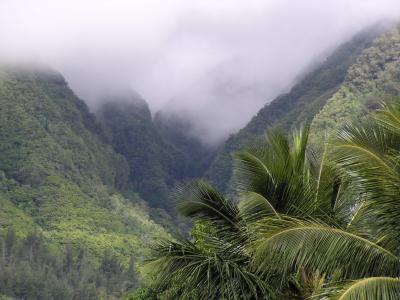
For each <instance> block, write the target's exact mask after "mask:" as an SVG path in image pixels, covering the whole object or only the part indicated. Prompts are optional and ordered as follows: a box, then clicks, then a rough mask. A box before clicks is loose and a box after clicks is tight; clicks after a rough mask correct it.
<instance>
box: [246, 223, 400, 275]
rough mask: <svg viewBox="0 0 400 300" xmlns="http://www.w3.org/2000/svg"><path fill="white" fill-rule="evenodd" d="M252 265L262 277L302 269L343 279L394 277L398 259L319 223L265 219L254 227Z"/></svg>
mask: <svg viewBox="0 0 400 300" xmlns="http://www.w3.org/2000/svg"><path fill="white" fill-rule="evenodd" d="M255 231H256V232H257V233H256V235H257V236H258V237H256V238H255V239H254V240H255V242H254V244H253V246H252V248H253V249H254V255H253V257H254V262H253V263H254V266H255V267H256V268H257V270H258V271H259V272H261V273H263V274H266V275H268V274H272V273H274V272H279V273H281V274H283V275H284V276H286V275H285V274H287V273H288V272H290V271H293V270H298V269H299V268H300V267H304V268H306V269H310V270H317V269H318V270H323V272H324V273H326V274H328V275H329V274H333V273H335V272H336V271H338V270H340V271H341V276H342V277H343V278H359V277H360V276H370V275H388V276H397V275H398V273H399V272H400V269H399V268H400V260H399V258H398V257H397V256H396V255H394V254H393V253H391V252H389V251H388V250H386V249H384V248H382V247H381V246H379V245H378V244H376V243H374V242H372V241H369V240H367V239H365V238H363V237H360V236H357V235H355V234H352V233H349V232H346V231H343V230H341V229H339V228H332V227H329V226H326V225H324V224H321V223H319V222H312V221H302V220H296V219H293V218H280V219H276V218H275V219H274V218H267V219H265V220H263V221H260V222H259V224H258V226H257V227H256V228H255Z"/></svg>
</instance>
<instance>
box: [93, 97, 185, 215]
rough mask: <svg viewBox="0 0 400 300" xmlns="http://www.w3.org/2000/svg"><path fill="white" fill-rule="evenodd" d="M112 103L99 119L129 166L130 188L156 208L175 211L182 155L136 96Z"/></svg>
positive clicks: (113, 100)
mask: <svg viewBox="0 0 400 300" xmlns="http://www.w3.org/2000/svg"><path fill="white" fill-rule="evenodd" d="M108 100H109V101H110V102H107V103H105V104H104V105H102V106H101V107H100V109H99V111H98V115H99V119H100V120H101V121H102V123H103V124H104V126H105V128H106V130H107V131H108V133H109V136H110V141H111V144H112V146H113V148H114V150H115V151H116V152H117V153H119V154H121V155H122V156H124V157H125V158H126V160H127V162H128V165H129V167H130V172H129V176H128V181H129V184H130V188H133V189H134V190H136V191H137V192H138V193H139V194H140V196H141V197H142V198H143V199H146V201H147V202H148V203H149V204H150V205H151V206H152V207H160V208H164V209H168V210H172V209H173V208H174V207H173V205H172V204H171V203H170V201H168V194H169V191H170V189H171V187H172V186H173V185H174V183H175V182H176V177H178V174H179V170H180V169H182V168H183V167H182V166H181V165H182V164H183V161H182V159H181V153H179V152H178V151H177V150H176V149H175V148H174V147H173V146H172V145H170V144H168V143H167V142H166V141H165V140H164V139H163V138H162V136H161V135H160V134H159V132H158V130H157V128H156V127H155V125H154V124H153V121H152V118H151V114H150V110H149V108H148V106H147V103H146V102H144V101H143V100H141V99H140V100H141V101H139V100H138V99H136V100H135V97H134V96H130V97H127V99H124V98H121V97H114V98H113V99H108Z"/></svg>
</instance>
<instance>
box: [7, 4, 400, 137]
mask: <svg viewBox="0 0 400 300" xmlns="http://www.w3.org/2000/svg"><path fill="white" fill-rule="evenodd" d="M399 17H400V2H399V1H391V0H375V1H372V0H327V1H321V0H299V1H293V0H263V1H261V0H260V1H258V0H252V1H248V0H229V1H228V0H219V1H210V0H202V1H191V0H169V1H162V0H135V1H128V0H58V1H54V0H53V1H50V0H35V1H34V0H25V1H22V0H1V1H0V40H1V47H0V58H2V59H6V60H26V59H32V60H34V61H38V62H42V63H45V64H49V65H51V66H52V67H54V68H55V69H58V70H59V71H60V72H62V73H63V75H64V76H65V77H66V79H67V80H68V82H69V84H70V86H71V87H72V88H73V89H74V91H75V92H76V93H77V94H78V95H79V96H80V97H81V98H83V99H84V100H86V101H87V102H88V104H89V105H90V106H91V107H92V108H95V106H96V105H98V104H99V101H100V100H99V99H103V98H104V97H103V95H104V94H109V93H113V92H114V91H119V90H126V88H127V87H131V88H132V89H134V90H135V91H137V92H138V93H139V94H140V95H141V96H142V97H143V98H144V99H146V101H147V102H148V103H149V105H150V108H151V110H152V111H153V113H154V112H156V111H158V110H164V111H167V112H168V111H170V112H174V113H179V114H180V115H182V116H184V117H187V118H189V119H190V120H191V122H192V123H193V132H192V133H193V134H195V135H197V136H199V137H201V138H202V139H203V140H205V141H207V142H209V143H216V142H218V141H220V140H221V139H223V138H225V137H226V136H227V135H228V134H230V133H232V132H234V131H236V130H238V129H239V128H241V127H242V126H243V125H244V124H245V123H246V122H248V121H249V119H250V118H251V117H252V116H253V115H254V114H255V113H256V112H257V110H258V109H260V108H261V107H262V106H263V105H264V104H265V103H267V102H269V101H271V100H272V99H273V98H274V97H275V96H277V95H278V94H279V93H281V92H283V91H286V90H288V89H289V88H290V86H291V85H292V84H293V83H294V82H295V80H296V78H297V77H298V76H299V75H300V74H301V72H302V71H303V70H305V69H306V68H308V67H309V66H310V64H312V63H314V62H316V61H319V60H321V59H323V58H324V57H325V56H326V55H327V54H328V53H329V52H330V51H331V50H332V49H334V48H335V47H336V46H337V45H339V44H340V43H342V42H343V41H345V40H347V39H348V38H350V37H351V36H352V35H353V34H354V33H356V32H357V31H359V30H361V29H362V28H364V27H366V26H368V25H371V24H374V23H375V22H377V21H379V20H381V19H397V18H399Z"/></svg>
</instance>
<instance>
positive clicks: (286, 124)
mask: <svg viewBox="0 0 400 300" xmlns="http://www.w3.org/2000/svg"><path fill="white" fill-rule="evenodd" d="M382 30H383V29H382V28H381V27H377V28H375V29H369V30H365V31H363V32H361V33H359V34H357V35H356V36H354V37H353V38H352V39H351V40H350V41H348V42H346V43H344V44H343V45H341V46H340V47H339V48H337V49H336V50H335V51H334V52H333V53H332V54H331V55H330V56H329V57H328V58H327V59H326V60H325V61H324V62H323V63H322V64H320V65H319V66H317V67H316V68H315V69H314V70H313V71H311V72H310V73H309V74H307V75H306V76H304V77H303V79H302V80H300V81H299V82H298V83H297V84H296V85H295V86H294V87H293V88H292V89H291V90H290V92H288V93H287V94H283V95H281V96H279V97H277V98H276V99H274V100H273V101H272V102H271V103H268V104H266V105H265V106H264V107H263V108H262V109H261V110H260V111H259V112H258V113H257V115H256V116H255V117H253V119H252V120H251V121H250V122H249V123H248V124H247V125H246V126H245V127H244V128H243V129H241V130H240V131H239V132H238V133H236V134H233V135H231V136H230V137H229V138H228V140H227V141H226V142H225V143H224V144H223V145H222V146H221V147H220V149H219V151H218V153H217V155H216V158H215V160H214V161H213V162H212V164H211V166H210V168H209V169H208V170H207V172H206V177H207V178H208V179H209V180H210V181H211V182H212V183H213V184H214V185H215V186H216V187H217V188H218V189H220V190H221V191H225V190H226V189H227V187H228V183H229V180H230V178H231V175H232V172H231V170H232V168H231V167H232V157H231V155H232V153H234V152H236V151H239V150H240V149H243V147H245V146H246V145H248V144H249V143H251V141H254V140H255V139H256V138H257V137H259V136H260V135H262V134H264V133H265V131H266V130H268V129H270V128H275V127H279V128H282V129H283V130H289V129H290V128H292V127H295V126H298V125H299V124H302V123H307V122H311V120H312V119H313V118H314V116H315V115H316V114H318V112H319V111H320V110H321V109H322V108H323V107H324V105H325V104H326V103H327V101H328V100H329V99H330V98H331V97H332V96H333V95H334V94H335V93H336V92H337V91H338V90H339V89H340V87H341V85H342V83H343V82H344V80H345V78H346V74H347V71H348V70H349V68H350V67H351V66H352V65H353V64H355V63H356V61H357V59H358V57H359V56H360V54H361V53H362V52H363V51H364V50H365V49H366V48H368V47H370V46H371V44H372V42H373V40H374V39H375V38H376V37H377V36H378V35H379V34H380V33H381V32H382Z"/></svg>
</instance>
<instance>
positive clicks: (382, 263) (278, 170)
mask: <svg viewBox="0 0 400 300" xmlns="http://www.w3.org/2000/svg"><path fill="white" fill-rule="evenodd" d="M399 159H400V104H397V105H392V106H384V107H383V108H382V109H381V110H380V111H378V112H377V113H376V114H374V115H373V116H371V117H369V118H368V119H367V120H366V121H365V122H363V123H362V124H348V125H346V126H345V127H344V128H343V129H342V130H340V132H338V134H337V135H336V138H335V139H334V140H333V141H329V143H326V144H325V145H323V147H321V149H320V150H319V151H313V150H312V149H311V147H310V145H308V129H307V128H303V129H302V130H300V131H299V132H298V133H294V134H293V138H292V139H290V138H289V137H287V136H285V135H283V134H282V133H279V132H272V133H270V134H269V135H268V137H267V139H266V140H264V141H261V142H260V143H259V144H257V145H254V146H253V147H252V148H251V149H249V150H248V151H246V152H243V153H239V154H237V155H236V163H235V170H234V174H235V180H234V181H233V182H234V184H235V186H236V188H237V195H238V198H239V199H240V200H239V201H237V202H236V201H230V200H227V199H225V198H224V197H223V196H222V195H221V194H219V193H218V192H217V191H215V190H214V189H213V188H212V187H211V186H209V185H208V184H206V183H204V182H198V183H195V184H193V185H192V186H191V187H189V188H188V189H186V190H183V191H182V193H181V198H182V199H184V200H185V201H184V202H182V204H181V206H180V211H181V212H182V213H183V214H184V215H186V216H189V217H191V218H192V219H193V220H195V221H196V222H197V223H196V224H197V225H196V226H195V231H194V239H191V240H189V239H178V240H177V241H160V242H159V243H158V244H157V245H156V246H155V255H154V257H153V258H152V259H151V262H150V264H149V266H150V267H151V268H153V271H154V273H153V276H154V279H155V284H154V288H155V289H157V290H158V291H161V292H163V293H164V295H166V298H174V299H221V298H223V299H260V298H263V299H271V298H273V297H274V296H276V297H277V298H279V299H309V298H310V297H312V298H313V299H314V298H316V299H341V300H345V299H366V300H368V299H396V298H397V297H398V295H399V294H400V293H399V292H400V279H399V277H400V236H399V234H400V230H399V229H400V165H399ZM182 199H181V200H182ZM199 222H200V223H199ZM202 233H203V235H202ZM272 287H273V288H272Z"/></svg>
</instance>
